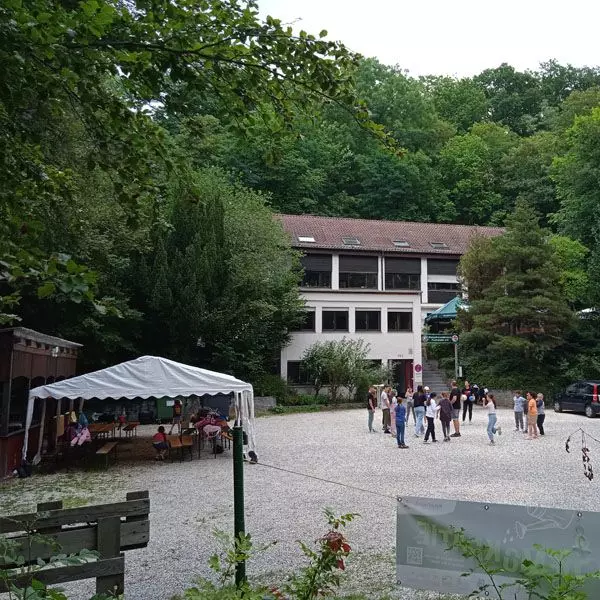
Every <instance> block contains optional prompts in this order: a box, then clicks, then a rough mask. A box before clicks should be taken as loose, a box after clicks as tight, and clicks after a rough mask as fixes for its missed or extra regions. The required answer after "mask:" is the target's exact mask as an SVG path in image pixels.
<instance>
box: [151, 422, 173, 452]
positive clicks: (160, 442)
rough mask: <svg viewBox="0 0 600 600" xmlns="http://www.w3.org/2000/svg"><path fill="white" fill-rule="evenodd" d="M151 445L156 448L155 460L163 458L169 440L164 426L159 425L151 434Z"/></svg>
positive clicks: (167, 448)
mask: <svg viewBox="0 0 600 600" xmlns="http://www.w3.org/2000/svg"><path fill="white" fill-rule="evenodd" d="M152 446H154V449H155V450H156V453H157V454H156V460H164V459H165V457H166V456H167V451H168V450H169V442H168V441H167V434H166V433H165V428H164V427H163V426H162V425H161V426H160V427H159V428H158V431H157V432H156V433H155V434H154V435H153V436H152Z"/></svg>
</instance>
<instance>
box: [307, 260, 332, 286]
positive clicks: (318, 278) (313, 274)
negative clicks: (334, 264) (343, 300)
mask: <svg viewBox="0 0 600 600" xmlns="http://www.w3.org/2000/svg"><path fill="white" fill-rule="evenodd" d="M300 262H301V263H302V266H303V267H304V275H303V277H302V283H301V284H300V285H301V286H302V287H310V288H331V255H330V254H305V255H304V256H302V257H301V258H300Z"/></svg>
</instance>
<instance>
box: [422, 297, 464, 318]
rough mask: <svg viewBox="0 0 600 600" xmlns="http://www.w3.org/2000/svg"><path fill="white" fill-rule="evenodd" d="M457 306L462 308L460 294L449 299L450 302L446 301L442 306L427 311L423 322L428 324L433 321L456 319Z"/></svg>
mask: <svg viewBox="0 0 600 600" xmlns="http://www.w3.org/2000/svg"><path fill="white" fill-rule="evenodd" d="M459 308H463V309H464V308H465V305H464V304H463V301H462V299H461V297H460V296H455V297H454V298H452V300H450V302H446V304H444V306H441V307H440V308H438V309H437V310H434V311H433V312H432V313H429V314H428V315H427V316H426V317H425V324H426V325H429V324H430V323H434V322H435V321H451V320H452V319H456V311H457V310H458V309H459Z"/></svg>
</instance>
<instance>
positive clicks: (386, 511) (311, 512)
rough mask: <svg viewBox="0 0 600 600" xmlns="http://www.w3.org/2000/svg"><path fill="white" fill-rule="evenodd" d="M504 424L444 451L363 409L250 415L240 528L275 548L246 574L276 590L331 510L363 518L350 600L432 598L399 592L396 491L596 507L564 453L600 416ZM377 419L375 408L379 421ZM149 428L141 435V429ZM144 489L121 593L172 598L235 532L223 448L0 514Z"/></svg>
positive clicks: (93, 480) (598, 430)
mask: <svg viewBox="0 0 600 600" xmlns="http://www.w3.org/2000/svg"><path fill="white" fill-rule="evenodd" d="M498 417H499V424H501V425H502V426H503V434H502V436H501V437H499V438H498V440H497V445H496V446H495V447H491V446H489V445H488V441H487V436H486V432H485V427H486V423H487V417H486V415H485V413H484V411H483V409H481V408H476V409H475V412H474V418H473V423H472V424H467V425H466V426H465V427H464V428H463V436H462V437H461V438H460V439H453V440H452V442H451V443H441V442H438V443H437V444H428V445H425V444H423V443H422V438H421V439H415V438H414V437H413V435H412V433H413V428H412V425H411V427H409V429H408V432H409V434H408V435H407V443H408V444H409V445H410V448H409V449H408V450H398V449H397V447H396V444H395V441H393V440H392V439H390V436H388V435H384V434H383V433H381V432H378V433H376V434H370V433H368V431H367V426H366V420H367V411H366V410H364V411H363V410H351V411H340V412H324V413H307V414H295V415H285V416H271V417H264V418H260V419H258V420H257V439H258V443H259V448H258V456H259V461H260V462H259V464H258V465H246V466H245V492H246V527H247V530H248V531H249V532H250V533H252V536H253V538H254V540H255V542H256V543H257V544H261V543H267V542H270V541H274V540H277V541H278V543H277V544H276V545H275V546H274V547H272V548H270V549H269V550H268V551H266V552H265V553H262V554H260V555H258V556H256V557H255V558H254V559H253V560H252V561H251V562H250V563H249V565H248V573H249V575H250V576H252V577H257V578H259V579H261V580H263V581H265V582H276V581H278V579H280V578H281V574H282V573H284V572H289V570H290V569H291V568H293V567H295V566H299V565H301V564H302V563H303V555H302V554H301V552H300V550H299V548H298V544H297V541H296V540H298V539H302V540H305V541H311V540H314V539H315V538H317V537H318V536H319V535H320V534H321V533H322V532H323V531H324V518H323V516H322V510H323V508H324V507H325V506H329V507H332V508H333V509H334V510H335V511H336V512H356V513H360V515H361V517H360V518H359V519H358V520H357V521H355V522H354V523H352V524H351V525H350V527H349V529H348V532H347V534H348V537H349V539H350V542H351V544H352V547H353V551H354V552H353V557H352V560H351V561H350V562H349V566H348V569H347V578H346V582H345V584H344V588H343V592H344V593H348V594H349V593H354V592H362V593H367V594H369V595H370V596H372V597H379V596H381V595H383V594H384V593H390V592H392V591H393V596H394V597H396V598H405V599H406V600H409V599H411V600H412V599H417V598H418V599H425V598H436V597H437V596H436V595H435V594H429V593H415V592H413V591H411V590H405V589H395V590H394V544H395V510H396V505H395V500H394V497H396V496H409V495H418V496H419V495H420V496H429V497H437V498H448V499H463V500H478V501H490V502H503V503H517V504H532V505H536V504H542V505H547V506H557V507H564V508H579V509H587V510H594V509H596V502H595V498H596V497H597V490H596V486H597V485H598V483H596V482H592V483H590V482H589V481H588V480H587V479H586V478H584V476H583V469H582V463H581V453H580V446H579V445H578V441H579V439H580V438H578V437H577V436H575V438H574V440H575V441H574V443H573V444H572V453H571V454H567V453H566V452H565V439H566V437H567V435H568V434H570V433H571V432H573V431H574V430H576V429H577V428H579V427H583V428H584V429H585V430H586V431H587V432H588V433H590V434H591V435H593V436H595V437H597V438H599V439H600V419H595V420H591V419H586V418H585V417H584V416H582V415H573V414H566V413H565V414H555V413H553V412H552V411H548V412H547V417H546V424H545V428H546V436H545V437H544V438H541V439H538V440H531V441H528V440H526V439H524V436H523V435H522V434H517V433H514V431H513V429H514V427H513V420H512V412H510V411H508V410H499V414H498ZM380 420H381V413H380V412H378V414H377V416H376V422H378V423H379V422H380ZM438 428H439V424H438ZM153 431H154V427H150V426H148V427H144V428H142V431H141V433H140V435H148V436H149V435H150V434H151V433H152V432H153ZM440 437H441V435H440ZM591 451H592V452H591V456H592V463H594V461H595V456H596V453H597V452H598V453H600V445H595V443H591ZM273 467H278V468H280V469H285V470H287V471H295V472H297V473H300V474H306V475H311V476H313V477H316V478H320V479H314V478H308V477H304V476H302V475H300V474H294V473H289V472H287V471H282V470H278V469H275V468H273ZM321 479H325V480H330V481H333V482H337V483H339V484H342V485H337V484H336V483H328V482H325V481H322V480H321ZM348 486H352V487H348ZM355 488H361V489H360V490H359V489H355ZM145 489H148V490H149V491H150V499H151V534H150V537H151V541H150V544H149V545H148V548H146V549H143V550H135V551H131V552H127V555H126V564H127V576H126V596H127V598H128V599H131V600H144V599H146V598H149V597H152V598H156V599H157V600H160V599H165V600H166V599H167V598H170V597H171V595H173V594H175V593H180V592H181V591H182V590H183V589H184V588H185V586H186V585H189V584H190V583H191V581H192V580H193V578H194V576H197V575H207V574H208V573H209V570H208V568H207V559H208V557H209V556H210V554H211V553H213V552H214V550H215V548H216V544H215V541H214V538H213V536H212V533H211V532H212V530H213V529H214V528H220V529H225V530H228V531H230V530H232V528H233V502H232V461H231V452H230V451H226V452H225V454H223V455H220V456H218V457H217V458H216V459H214V458H213V457H212V456H210V455H207V454H203V457H202V459H201V460H197V459H194V461H193V462H190V461H189V460H188V461H186V462H183V463H180V462H174V463H172V464H171V463H169V462H166V463H157V462H155V461H150V460H149V461H147V462H129V461H128V460H127V457H126V455H124V460H122V461H120V462H119V464H118V465H117V466H116V467H111V468H110V469H109V470H108V471H102V472H71V473H58V474H55V475H48V476H38V477H33V478H31V479H25V480H11V481H9V482H6V483H4V484H3V485H2V488H1V489H0V510H1V512H2V514H6V513H16V512H24V511H26V510H29V509H31V508H33V507H34V505H35V502H37V501H41V500H49V499H53V498H64V499H65V500H66V504H67V505H77V504H81V503H85V502H88V501H89V502H95V503H96V502H98V503H101V502H112V501H117V500H120V499H124V497H125V493H126V492H128V491H135V490H145ZM76 588H77V593H74V592H75V589H76ZM67 589H68V590H69V591H72V592H73V597H74V598H77V599H83V598H88V597H89V596H90V595H91V594H92V593H93V583H92V582H85V584H83V585H81V584H78V585H76V586H69V587H68V588H67Z"/></svg>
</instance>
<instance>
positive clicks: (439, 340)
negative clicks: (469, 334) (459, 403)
mask: <svg viewBox="0 0 600 600" xmlns="http://www.w3.org/2000/svg"><path fill="white" fill-rule="evenodd" d="M423 341H424V342H429V343H433V344H454V376H455V377H456V379H458V335H456V334H455V333H425V334H423Z"/></svg>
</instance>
